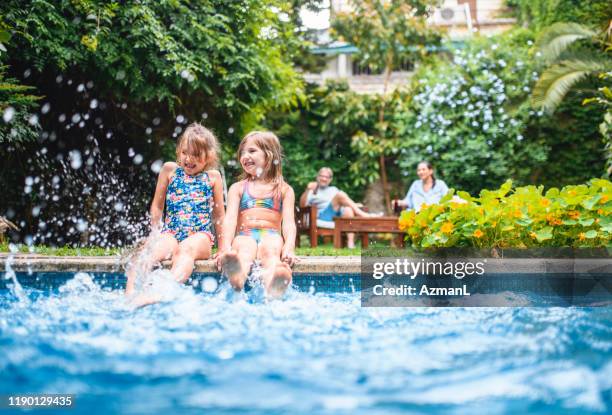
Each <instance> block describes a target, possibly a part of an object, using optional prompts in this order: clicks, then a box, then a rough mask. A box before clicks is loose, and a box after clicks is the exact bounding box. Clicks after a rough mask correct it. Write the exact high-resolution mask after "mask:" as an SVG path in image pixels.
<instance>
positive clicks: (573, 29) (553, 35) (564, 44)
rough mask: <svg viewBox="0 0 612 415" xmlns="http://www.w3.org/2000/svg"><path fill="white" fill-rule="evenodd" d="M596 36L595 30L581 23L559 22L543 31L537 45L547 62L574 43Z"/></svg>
mask: <svg viewBox="0 0 612 415" xmlns="http://www.w3.org/2000/svg"><path fill="white" fill-rule="evenodd" d="M595 36H597V33H596V32H595V31H593V30H591V29H590V28H588V27H586V26H583V25H581V24H578V23H565V22H559V23H555V24H553V25H552V26H549V27H547V28H546V29H544V30H543V31H542V33H541V34H540V36H539V38H538V41H537V42H536V47H537V48H538V49H539V50H540V53H541V54H542V56H543V58H544V59H545V60H546V61H547V62H552V61H554V60H555V59H557V58H558V57H559V55H561V53H563V52H564V51H565V50H566V49H567V48H568V47H569V46H570V45H571V44H572V43H574V42H576V41H577V40H580V39H588V38H592V37H595Z"/></svg>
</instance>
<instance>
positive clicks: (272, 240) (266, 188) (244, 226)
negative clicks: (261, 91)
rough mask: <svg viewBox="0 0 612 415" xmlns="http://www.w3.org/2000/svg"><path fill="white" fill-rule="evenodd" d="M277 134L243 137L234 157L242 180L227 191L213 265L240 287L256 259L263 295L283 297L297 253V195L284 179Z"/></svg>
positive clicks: (258, 132) (242, 285) (258, 134)
mask: <svg viewBox="0 0 612 415" xmlns="http://www.w3.org/2000/svg"><path fill="white" fill-rule="evenodd" d="M281 158H282V150H281V146H280V142H279V140H278V137H276V135H274V134H273V133H270V132H260V131H255V132H251V133H249V134H247V136H246V137H244V138H243V139H242V142H241V143H240V147H239V148H238V161H239V162H240V165H241V166H242V169H243V175H242V180H241V181H239V182H237V183H234V184H233V185H232V186H231V187H230V189H229V193H228V201H227V214H226V215H225V221H224V223H223V239H224V240H225V241H232V244H231V247H230V245H229V243H228V244H227V250H221V249H220V255H219V256H218V258H217V264H218V266H219V267H220V268H221V269H222V271H223V273H224V274H225V275H227V277H228V278H229V281H230V284H231V285H232V287H234V289H235V290H238V291H240V290H242V288H243V287H244V284H245V281H246V279H247V275H248V274H249V272H250V269H251V266H252V265H253V262H254V261H255V259H258V260H259V261H260V262H261V266H262V268H263V273H262V283H263V286H264V289H265V291H266V295H267V296H270V297H278V296H281V295H282V294H283V293H284V292H285V290H286V289H287V287H288V286H289V284H290V283H291V268H290V267H291V266H293V264H294V263H295V262H296V257H295V253H294V251H295V233H296V228H295V219H294V213H293V209H294V204H295V195H294V193H293V189H292V188H291V186H289V185H288V184H287V183H286V182H285V181H284V180H283V175H282V167H281Z"/></svg>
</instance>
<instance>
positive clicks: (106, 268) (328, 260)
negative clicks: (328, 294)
mask: <svg viewBox="0 0 612 415" xmlns="http://www.w3.org/2000/svg"><path fill="white" fill-rule="evenodd" d="M8 258H9V254H6V253H2V254H0V266H1V267H2V269H5V267H6V263H7V260H8ZM126 261H127V259H126V258H125V257H121V256H118V255H117V256H51V255H40V254H23V253H20V254H15V255H14V256H13V257H12V263H11V268H12V269H13V270H15V271H19V272H23V271H32V272H52V271H59V272H124V271H125V264H126ZM163 265H164V267H166V268H169V267H170V261H164V263H163ZM194 271H195V272H202V273H211V272H217V268H216V266H215V263H214V261H213V260H210V259H209V260H200V261H196V264H195V269H194ZM293 271H294V272H296V273H304V274H306V273H308V274H310V273H331V274H336V273H341V274H358V273H360V272H361V257H359V256H309V257H300V258H299V262H298V263H297V264H296V265H295V266H294V267H293Z"/></svg>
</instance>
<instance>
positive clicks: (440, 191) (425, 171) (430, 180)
mask: <svg viewBox="0 0 612 415" xmlns="http://www.w3.org/2000/svg"><path fill="white" fill-rule="evenodd" d="M417 176H419V180H415V181H414V182H412V185H411V186H410V190H408V194H406V197H405V198H403V199H401V200H397V201H396V203H397V206H400V207H402V208H404V209H414V210H415V211H417V212H418V211H419V210H421V206H422V205H423V204H424V203H426V204H428V205H431V204H435V203H439V202H440V199H442V197H443V196H444V195H445V194H446V193H447V192H448V186H447V185H446V183H444V181H443V180H440V179H436V176H435V174H434V169H433V166H432V165H431V163H430V162H428V161H421V162H420V163H419V164H418V166H417Z"/></svg>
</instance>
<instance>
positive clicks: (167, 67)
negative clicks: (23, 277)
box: [0, 0, 302, 246]
mask: <svg viewBox="0 0 612 415" xmlns="http://www.w3.org/2000/svg"><path fill="white" fill-rule="evenodd" d="M292 10H293V9H292V8H291V6H290V5H289V4H287V3H286V2H284V1H281V0H266V1H262V0H236V1H225V0H126V1H121V2H118V1H113V0H5V1H2V2H0V16H2V20H3V22H5V23H6V24H7V25H8V26H10V31H9V32H10V33H11V35H12V37H11V39H10V43H8V44H7V45H6V50H7V51H6V59H5V60H4V61H3V64H4V65H6V66H7V77H8V78H10V79H14V80H15V82H14V83H15V84H18V85H28V86H29V87H31V88H33V89H32V90H31V91H33V92H31V94H35V95H40V96H42V97H43V98H42V99H41V100H40V101H39V105H34V108H32V110H35V109H36V108H35V107H36V106H39V111H38V112H37V113H36V115H37V117H38V119H39V122H40V128H41V131H40V134H39V135H38V134H35V135H34V137H37V138H38V140H35V141H30V142H29V144H27V147H25V148H23V149H20V150H19V151H12V153H9V154H8V155H7V156H6V157H4V156H5V154H2V163H0V177H1V182H0V186H1V187H2V188H3V189H14V192H12V193H10V194H9V195H8V196H7V197H5V198H3V200H1V201H0V214H4V213H6V214H5V215H6V216H7V218H8V219H10V220H13V221H14V222H16V223H17V224H19V226H20V228H21V231H20V232H21V233H22V235H23V236H25V235H28V234H29V235H36V234H39V233H41V232H40V231H39V229H42V228H39V226H38V225H39V224H44V226H46V232H45V233H44V234H45V235H51V236H50V237H49V239H47V240H45V241H43V242H46V241H48V242H50V243H58V244H62V243H79V242H80V241H82V238H83V237H84V236H85V235H86V234H85V233H84V232H81V231H80V230H79V228H78V227H72V228H73V230H72V231H70V229H71V225H70V223H71V222H70V221H69V220H68V219H69V218H68V216H70V217H76V216H78V217H79V218H80V219H82V220H83V221H85V222H87V224H89V225H92V226H96V227H97V229H100V230H101V229H102V228H104V229H105V230H108V232H106V234H104V236H103V237H102V236H101V237H100V238H98V239H90V238H88V241H89V242H88V243H92V244H93V243H100V241H102V242H103V243H104V244H105V246H110V245H112V244H116V243H121V242H123V243H126V242H128V241H131V240H133V238H134V237H136V236H137V232H135V231H134V229H135V228H134V227H127V226H124V225H120V224H119V223H120V218H121V216H123V218H125V220H127V221H128V222H130V224H131V221H132V218H134V220H136V219H137V218H143V217H144V212H146V207H142V206H141V205H146V204H148V201H149V199H150V196H151V193H152V190H153V188H154V174H155V166H156V165H157V162H158V161H160V160H161V159H166V160H167V159H172V158H173V157H174V141H175V138H176V137H178V135H179V134H180V133H181V132H182V131H183V129H184V128H185V126H186V125H187V124H188V123H190V122H194V121H199V122H202V123H204V124H205V125H206V126H207V127H209V128H211V129H213V130H214V131H215V133H216V134H217V136H218V137H219V138H220V141H221V143H223V148H224V154H223V156H225V157H223V158H224V159H227V158H228V157H229V156H230V155H231V156H232V157H233V153H234V149H235V147H236V144H237V142H238V141H239V139H240V137H241V135H242V133H243V132H244V131H245V130H248V129H251V128H253V127H254V126H255V125H257V123H258V122H259V120H260V119H261V117H262V116H263V114H264V113H265V112H266V111H267V110H268V109H271V108H276V109H279V108H287V107H291V106H293V105H295V104H296V103H297V102H299V100H300V99H301V93H302V80H301V77H300V76H299V74H298V73H297V71H296V70H295V69H294V68H293V65H292V62H293V58H294V53H295V51H296V50H297V49H298V48H297V47H296V45H300V44H301V42H302V41H301V39H300V38H299V37H298V36H297V34H296V31H295V27H294V25H293V23H292V19H291V18H287V15H290V14H291V13H292ZM289 17H290V16H289ZM0 41H1V40H0ZM3 43H4V42H3ZM21 93H22V94H24V95H25V94H27V91H25V90H24V92H21ZM0 94H2V92H0ZM0 99H3V98H1V96H0ZM13 107H15V106H13ZM15 108H16V107H15ZM1 123H2V120H1V119H0V127H3V126H2V124H1ZM25 125H29V124H28V123H27V122H26V124H25ZM18 136H19V137H20V138H22V137H24V135H23V134H18ZM13 147H14V146H13ZM5 150H6V148H5V146H2V147H0V151H5ZM71 160H72V161H75V160H76V161H78V163H77V162H75V163H74V164H73V165H74V166H78V168H74V167H72V165H71ZM81 161H82V163H81ZM66 163H67V164H66ZM66 166H67V167H66ZM62 168H67V169H68V172H70V173H74V177H73V176H72V175H67V174H62V173H59V172H63V170H62ZM55 175H57V176H58V177H59V178H60V179H61V183H58V184H57V186H60V185H61V186H62V188H61V189H55V186H51V187H53V188H52V189H50V188H49V186H46V187H47V189H46V191H45V192H46V193H45V194H43V193H42V191H41V190H40V189H41V187H42V185H43V184H44V185H49V183H47V181H50V180H54V179H55ZM60 176H61V177H60ZM64 179H66V180H64ZM31 182H32V184H31V185H28V183H31ZM24 183H26V186H27V190H28V191H24ZM109 183H110V184H111V185H108V184H109ZM51 190H53V191H54V192H57V193H53V194H51V193H50V192H51ZM64 190H65V191H64ZM82 191H87V192H88V194H89V195H92V196H91V197H89V196H88V197H85V196H83V194H81V192H82ZM105 192H106V193H105ZM94 193H95V196H96V197H98V196H99V197H101V199H95V198H93V194H94ZM106 196H108V198H110V199H109V200H113V201H117V202H121V203H120V205H121V206H129V207H130V209H131V211H130V215H127V214H126V211H125V209H123V208H122V209H121V211H120V213H117V212H119V211H116V210H114V209H112V208H111V209H103V208H102V205H101V203H105V204H108V203H109V202H107V201H106V199H107V197H106ZM58 198H59V199H58ZM56 199H58V200H56ZM96 203H97V205H96ZM113 204H114V202H113V203H111V205H113ZM66 206H72V207H71V208H70V209H67V208H66ZM105 207H107V206H105ZM33 209H34V212H36V213H37V214H32V211H33ZM39 212H40V214H38V213H39ZM63 219H66V220H63ZM21 223H23V224H24V225H23V226H22V225H21ZM101 234H102V231H100V235H101ZM58 235H59V236H58ZM90 236H91V235H90Z"/></svg>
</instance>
